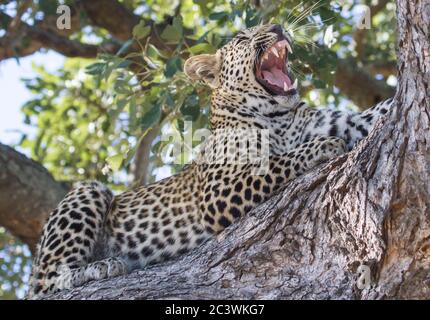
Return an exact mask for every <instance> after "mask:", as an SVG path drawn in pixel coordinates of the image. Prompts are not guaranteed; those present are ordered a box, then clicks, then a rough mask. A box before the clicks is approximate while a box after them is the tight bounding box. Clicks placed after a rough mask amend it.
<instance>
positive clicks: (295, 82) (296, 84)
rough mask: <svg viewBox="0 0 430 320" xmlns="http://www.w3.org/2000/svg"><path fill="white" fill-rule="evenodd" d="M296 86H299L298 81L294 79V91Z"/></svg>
mask: <svg viewBox="0 0 430 320" xmlns="http://www.w3.org/2000/svg"><path fill="white" fill-rule="evenodd" d="M298 84H299V81H298V80H297V79H296V80H294V83H293V88H294V89H297V86H298Z"/></svg>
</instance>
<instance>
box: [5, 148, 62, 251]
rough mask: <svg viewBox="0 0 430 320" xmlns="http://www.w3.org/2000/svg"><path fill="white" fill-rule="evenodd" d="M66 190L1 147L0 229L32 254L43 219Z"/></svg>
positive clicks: (32, 164)
mask: <svg viewBox="0 0 430 320" xmlns="http://www.w3.org/2000/svg"><path fill="white" fill-rule="evenodd" d="M68 189H69V186H68V185H67V184H64V183H60V182H56V181H55V180H54V178H53V177H52V176H51V174H50V173H49V172H48V171H47V170H46V169H45V168H44V167H42V166H41V165H40V164H38V163H36V162H34V161H32V160H30V159H28V158H27V157H26V156H24V155H22V154H20V153H18V152H16V151H15V150H13V149H12V148H10V147H8V146H5V145H3V144H0V225H2V226H4V227H5V228H6V229H7V230H8V231H9V232H11V233H12V235H14V236H16V237H18V238H19V239H20V240H21V241H23V242H24V243H26V244H28V245H29V247H30V249H31V251H32V252H34V249H35V247H36V244H37V241H38V240H39V236H40V233H41V232H42V227H43V223H44V222H45V219H46V218H47V217H48V214H49V212H51V210H52V209H53V208H55V206H56V205H57V204H58V202H60V201H61V199H62V198H63V197H64V195H65V194H66V193H67V191H68Z"/></svg>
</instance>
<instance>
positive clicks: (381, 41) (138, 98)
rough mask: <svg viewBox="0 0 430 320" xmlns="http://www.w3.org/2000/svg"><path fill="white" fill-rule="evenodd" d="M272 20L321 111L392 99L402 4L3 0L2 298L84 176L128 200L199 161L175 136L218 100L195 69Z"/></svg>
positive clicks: (22, 283) (12, 294)
mask: <svg viewBox="0 0 430 320" xmlns="http://www.w3.org/2000/svg"><path fill="white" fill-rule="evenodd" d="M60 5H67V6H68V8H69V9H70V11H69V12H70V26H68V25H67V21H66V20H63V18H64V17H66V18H67V14H68V11H67V10H66V11H64V7H60V8H59V6H60ZM60 9H61V10H60ZM57 10H58V11H57ZM66 18H64V19H66ZM59 19H60V20H59ZM58 21H60V22H61V23H60V28H59V27H58V26H57V22H58ZM269 21H270V22H275V23H280V24H282V25H284V26H285V27H286V28H287V29H289V31H290V32H291V33H292V34H293V37H294V38H295V41H296V42H295V44H294V54H292V55H290V61H291V62H292V63H293V70H294V73H295V76H296V77H298V78H299V80H300V81H299V84H300V91H301V94H302V98H303V99H304V100H306V101H307V102H308V103H309V104H310V105H311V106H332V107H335V108H352V109H354V110H364V109H366V108H368V107H370V106H372V105H373V104H375V103H377V102H378V101H381V100H383V99H386V98H389V97H391V96H392V95H393V93H394V88H395V85H396V61H395V28H396V24H395V4H394V3H393V2H391V1H383V0H379V1H378V0H376V1H370V0H369V1H367V0H357V1H352V0H344V1H328V0H321V1H303V2H302V1H293V0H292V1H289V0H284V1H282V0H279V1H263V0H260V1H258V0H256V1H240V0H238V1H219V0H217V1H211V0H185V1H173V0H148V1H138V0H123V1H120V0H91V1H90V0H88V1H72V0H71V1H54V0H38V1H25V0H24V1H0V299H16V298H23V296H24V293H25V289H26V282H27V281H28V277H29V273H30V267H31V256H32V252H34V250H35V244H36V242H37V238H38V236H39V234H40V231H41V227H42V225H43V221H44V219H45V218H46V216H47V214H48V213H49V210H48V208H49V209H50V208H52V207H54V206H55V204H56V202H57V201H59V200H60V199H61V197H62V196H63V195H64V194H65V193H66V192H67V190H68V189H69V188H70V186H71V184H72V183H73V182H75V181H80V180H86V179H96V180H100V181H102V182H104V183H106V184H107V185H108V186H109V187H111V188H112V189H113V190H114V191H115V192H121V191H122V190H124V189H126V188H130V187H132V186H134V185H137V184H143V183H149V182H153V181H156V180H159V179H162V178H164V177H166V176H169V175H171V174H174V173H175V172H177V171H178V170H180V169H181V168H182V166H183V165H184V164H185V163H187V162H188V161H190V160H191V154H190V150H189V149H186V148H185V150H183V151H184V152H183V153H182V154H181V155H180V156H176V158H175V156H172V155H171V154H170V153H169V152H170V151H171V150H172V149H173V148H174V146H173V144H172V143H171V142H169V139H167V138H165V137H173V136H182V137H183V136H185V135H187V134H190V133H191V134H192V132H194V131H195V130H198V129H200V128H206V127H207V124H208V116H209V97H210V92H209V90H208V88H206V87H204V86H202V85H198V84H197V85H196V84H191V83H190V82H189V81H188V79H187V78H186V77H185V76H184V74H183V72H182V66H183V64H184V61H185V60H186V58H187V57H189V56H190V55H193V54H199V53H213V52H215V51H216V49H217V48H219V47H220V46H222V45H223V44H224V43H226V42H228V41H229V39H231V37H232V36H233V35H234V34H235V33H236V32H237V31H238V30H241V29H243V28H247V27H251V26H254V25H256V24H258V23H260V22H269ZM64 26H65V27H66V28H65V29H62V27H64ZM69 27H70V28H69ZM190 124H192V125H190ZM162 135H163V137H164V138H163V137H162ZM196 143H198V142H196ZM179 147H181V145H179ZM24 156H25V157H24ZM26 157H27V158H31V159H33V160H34V161H35V162H32V161H30V160H28V159H27V158H26ZM42 166H43V167H44V168H46V169H47V171H46V170H45V169H43V167H42ZM34 177H35V178H34ZM32 178H34V179H32ZM17 180H19V184H18V183H17V182H16V181H17ZM16 194H20V196H21V198H17V197H15V196H16ZM41 199H43V201H44V203H43V205H41V204H40V203H41V202H42V200H41ZM14 204H16V205H14ZM30 222H31V224H30Z"/></svg>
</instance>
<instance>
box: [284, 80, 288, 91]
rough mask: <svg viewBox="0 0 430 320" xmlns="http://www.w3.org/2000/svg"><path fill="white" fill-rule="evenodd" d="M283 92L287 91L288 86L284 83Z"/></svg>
mask: <svg viewBox="0 0 430 320" xmlns="http://www.w3.org/2000/svg"><path fill="white" fill-rule="evenodd" d="M284 91H288V85H287V83H286V82H284Z"/></svg>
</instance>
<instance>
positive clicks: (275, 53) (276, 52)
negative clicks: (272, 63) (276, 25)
mask: <svg viewBox="0 0 430 320" xmlns="http://www.w3.org/2000/svg"><path fill="white" fill-rule="evenodd" d="M270 51H272V53H273V54H274V55H275V56H276V58H279V54H278V50H276V48H274V47H272V48H271V49H270Z"/></svg>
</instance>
